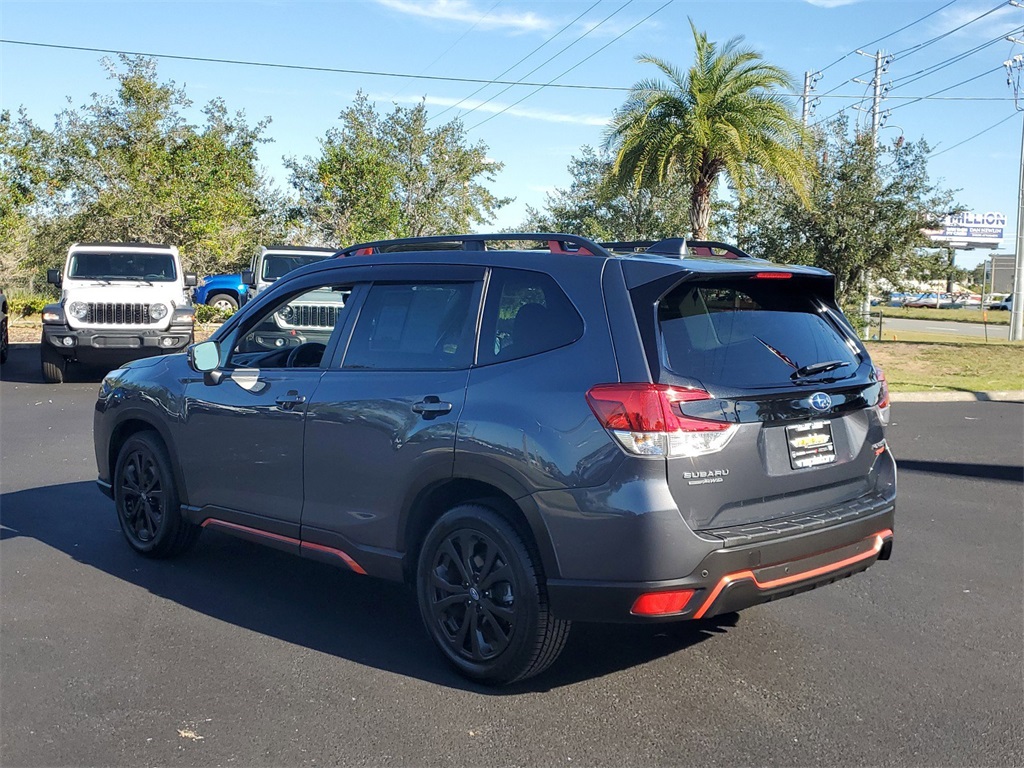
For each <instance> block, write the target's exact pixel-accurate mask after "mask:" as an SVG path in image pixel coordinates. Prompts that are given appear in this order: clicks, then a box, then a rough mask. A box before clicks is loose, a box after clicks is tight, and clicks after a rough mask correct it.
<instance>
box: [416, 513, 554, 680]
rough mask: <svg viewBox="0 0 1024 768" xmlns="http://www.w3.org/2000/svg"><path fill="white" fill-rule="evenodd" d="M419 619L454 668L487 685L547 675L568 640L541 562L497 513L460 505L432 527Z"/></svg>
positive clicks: (420, 582)
mask: <svg viewBox="0 0 1024 768" xmlns="http://www.w3.org/2000/svg"><path fill="white" fill-rule="evenodd" d="M417 576H418V578H417V594H418V598H419V604H420V613H421V615H422V617H423V621H424V623H425V624H426V626H427V630H428V631H429V632H430V634H431V637H433V639H434V642H435V643H436V644H437V646H438V647H439V648H440V649H441V651H442V653H444V655H445V657H446V658H447V659H448V661H449V662H450V663H451V664H452V665H453V666H455V668H456V669H457V670H458V671H459V672H461V673H462V674H464V675H466V676H467V677H470V678H472V679H475V680H479V681H481V682H485V683H492V684H501V683H510V682H513V681H515V680H521V679H524V678H527V677H530V676H532V675H535V674H537V673H539V672H541V671H543V670H544V669H546V668H547V667H548V666H549V665H550V664H551V663H552V662H553V661H554V660H555V658H556V657H557V656H558V654H559V652H561V650H562V647H563V646H564V644H565V640H566V639H567V638H568V633H569V626H570V624H569V622H567V621H559V620H557V619H555V618H553V617H552V616H551V615H550V614H549V612H548V608H547V599H546V595H545V593H544V590H543V587H542V581H541V578H540V575H539V559H538V558H536V557H535V556H534V555H532V554H531V552H530V550H529V548H528V547H527V546H526V544H525V543H524V541H523V539H522V537H520V535H519V534H518V533H517V532H516V531H515V529H514V528H513V527H512V526H511V525H510V524H509V523H508V522H507V521H506V520H504V519H503V518H501V517H500V516H498V515H497V514H496V513H494V512H493V511H491V510H490V509H487V508H485V507H482V506H476V505H468V504H467V505H462V506H459V507H456V508H455V509H452V510H451V511H449V512H448V513H446V514H445V515H443V516H442V517H441V519H440V520H438V522H437V523H436V524H435V525H434V527H433V528H432V529H431V530H430V533H429V534H428V535H427V538H426V540H425V541H424V544H423V548H422V550H421V552H420V559H419V567H418V571H417Z"/></svg>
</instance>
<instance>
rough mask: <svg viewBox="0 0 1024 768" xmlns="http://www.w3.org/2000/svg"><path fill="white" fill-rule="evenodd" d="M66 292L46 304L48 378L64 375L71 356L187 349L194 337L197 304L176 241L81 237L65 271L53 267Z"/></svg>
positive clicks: (53, 278)
mask: <svg viewBox="0 0 1024 768" xmlns="http://www.w3.org/2000/svg"><path fill="white" fill-rule="evenodd" d="M46 279H47V281H48V282H50V283H53V284H54V285H56V286H58V287H60V289H61V299H60V302H58V303H57V304H50V305H48V306H47V307H46V308H45V309H44V310H43V336H42V340H41V343H40V358H41V362H42V368H43V378H44V379H45V380H46V381H47V382H51V383H61V382H63V381H64V373H65V371H66V370H67V365H68V363H69V362H78V363H83V364H86V365H107V366H109V367H112V368H116V367H117V366H118V365H121V364H123V363H126V362H128V361H129V360H135V359H136V358H140V357H148V356H151V355H163V354H170V353H172V352H180V351H182V350H183V349H185V347H187V346H188V345H189V344H191V343H192V340H193V324H194V319H195V317H194V311H193V309H192V305H191V301H190V300H189V293H188V290H187V289H188V288H190V287H192V286H194V285H195V284H196V276H195V275H194V274H185V273H184V272H183V270H182V268H181V257H180V256H179V254H178V249H177V248H175V247H174V246H173V245H151V244H148V243H75V244H74V245H72V246H71V247H70V248H69V249H68V258H67V262H66V264H65V266H64V273H63V277H62V275H61V272H60V271H59V270H56V269H51V270H49V271H48V272H47V275H46Z"/></svg>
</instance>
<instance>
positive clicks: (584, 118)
mask: <svg viewBox="0 0 1024 768" xmlns="http://www.w3.org/2000/svg"><path fill="white" fill-rule="evenodd" d="M370 99H371V100H373V101H393V102H396V103H398V104H419V103H420V101H426V104H427V106H434V107H454V106H455V105H456V104H458V105H459V107H458V108H459V109H460V110H467V111H468V110H471V109H472V110H473V114H472V115H468V116H464V117H463V122H465V123H466V124H467V125H472V124H473V123H474V122H478V121H476V120H474V118H476V117H477V116H478V115H479V116H480V118H481V119H482V118H484V117H486V116H487V115H494V114H497V113H498V112H502V111H503V110H504V112H502V114H503V116H504V115H510V116H512V117H522V118H525V119H527V120H540V121H542V122H545V123H570V124H573V125H592V126H597V127H600V128H603V127H605V126H606V125H608V116H607V115H584V114H570V113H566V112H554V111H552V110H547V109H531V108H529V107H509V108H508V109H506V107H508V105H507V104H503V103H501V102H494V101H492V102H489V103H484V101H482V100H480V99H468V100H466V101H462V103H459V102H460V101H461V99H450V98H445V97H442V96H427V97H426V98H425V99H424V98H423V97H422V96H382V95H379V94H378V95H371V96H370ZM455 116H456V115H455V114H452V113H449V114H446V115H445V116H444V118H442V119H451V118H452V117H455Z"/></svg>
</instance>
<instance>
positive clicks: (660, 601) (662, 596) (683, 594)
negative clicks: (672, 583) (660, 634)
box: [630, 589, 693, 616]
mask: <svg viewBox="0 0 1024 768" xmlns="http://www.w3.org/2000/svg"><path fill="white" fill-rule="evenodd" d="M691 597H693V590H692V589H677V590H674V591H672V592H648V593H646V594H643V595H640V597H638V598H637V599H636V601H635V602H634V603H633V608H632V609H631V610H630V613H632V614H634V615H637V616H663V615H667V614H671V613H681V612H682V610H683V608H685V607H686V604H687V603H688V602H690V598H691Z"/></svg>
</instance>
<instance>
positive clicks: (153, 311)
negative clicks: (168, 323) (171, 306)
mask: <svg viewBox="0 0 1024 768" xmlns="http://www.w3.org/2000/svg"><path fill="white" fill-rule="evenodd" d="M149 316H150V317H151V318H153V319H154V320H163V319H164V318H165V317H167V305H166V304H150V305H149Z"/></svg>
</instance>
